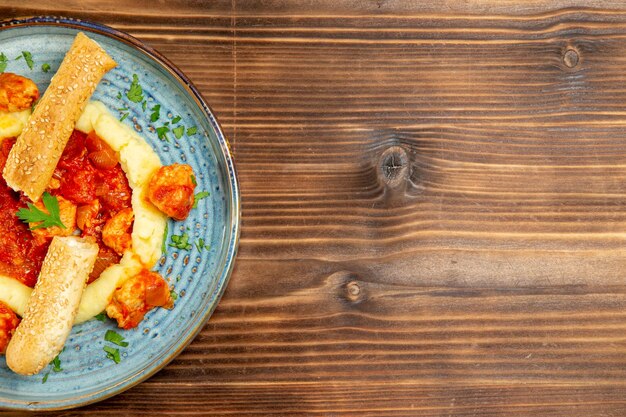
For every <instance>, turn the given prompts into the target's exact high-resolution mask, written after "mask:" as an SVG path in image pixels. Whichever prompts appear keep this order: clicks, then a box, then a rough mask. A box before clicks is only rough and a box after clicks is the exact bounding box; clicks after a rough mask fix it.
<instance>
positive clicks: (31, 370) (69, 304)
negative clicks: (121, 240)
mask: <svg viewBox="0 0 626 417" xmlns="http://www.w3.org/2000/svg"><path fill="white" fill-rule="evenodd" d="M97 256H98V244H97V243H95V242H93V241H92V240H87V239H84V238H79V237H76V236H67V237H61V236H55V237H54V238H53V239H52V243H51V244H50V247H49V249H48V253H47V254H46V257H45V259H44V261H43V265H42V267H41V272H40V273H39V278H38V280H37V284H36V285H35V289H34V290H33V292H32V294H31V296H30V298H29V300H28V305H27V306H26V311H25V312H24V316H23V317H22V322H21V323H20V325H19V326H18V327H17V329H16V330H15V333H14V334H13V337H12V338H11V341H10V342H9V345H8V346H7V351H6V361H7V365H8V366H9V368H10V369H11V370H13V371H14V372H16V373H18V374H21V375H33V374H36V373H38V372H39V371H41V370H42V369H43V368H44V367H45V366H46V365H48V363H50V361H52V359H54V357H55V356H56V355H58V354H59V352H60V351H61V349H62V348H63V345H64V344H65V340H66V339H67V337H68V335H69V334H70V331H71V330H72V324H73V323H74V318H75V317H76V313H77V312H78V306H79V304H80V299H81V296H82V293H83V290H84V288H85V285H86V282H87V278H88V277H89V274H90V273H91V270H92V269H93V265H94V263H95V261H96V257H97Z"/></svg>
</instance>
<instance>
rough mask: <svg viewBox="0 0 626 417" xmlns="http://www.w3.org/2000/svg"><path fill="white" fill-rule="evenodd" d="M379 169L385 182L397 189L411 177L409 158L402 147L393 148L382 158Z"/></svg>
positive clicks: (384, 153)
mask: <svg viewBox="0 0 626 417" xmlns="http://www.w3.org/2000/svg"><path fill="white" fill-rule="evenodd" d="M379 168H380V174H381V178H382V180H383V182H384V183H385V184H387V185H388V186H389V187H392V188H393V187H397V186H398V185H400V184H402V183H403V182H404V181H405V180H406V179H407V178H408V177H409V157H408V156H407V154H406V151H405V150H404V149H402V148H401V147H399V146H392V147H390V148H388V149H386V150H385V152H383V154H382V155H381V156H380V160H379Z"/></svg>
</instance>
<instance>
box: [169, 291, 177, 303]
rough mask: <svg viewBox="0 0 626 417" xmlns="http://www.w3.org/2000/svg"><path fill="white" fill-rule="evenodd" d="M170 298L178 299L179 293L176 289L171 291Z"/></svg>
mask: <svg viewBox="0 0 626 417" xmlns="http://www.w3.org/2000/svg"><path fill="white" fill-rule="evenodd" d="M170 298H171V299H172V300H173V301H176V300H178V294H177V293H176V291H174V290H172V291H170Z"/></svg>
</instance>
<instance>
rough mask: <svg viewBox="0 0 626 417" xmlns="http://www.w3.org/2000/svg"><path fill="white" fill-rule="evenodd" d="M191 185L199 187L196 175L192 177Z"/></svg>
mask: <svg viewBox="0 0 626 417" xmlns="http://www.w3.org/2000/svg"><path fill="white" fill-rule="evenodd" d="M191 183H192V184H193V185H198V182H197V181H196V176H195V175H192V176H191Z"/></svg>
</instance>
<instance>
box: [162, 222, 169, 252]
mask: <svg viewBox="0 0 626 417" xmlns="http://www.w3.org/2000/svg"><path fill="white" fill-rule="evenodd" d="M168 229H169V227H168V226H167V223H165V230H164V231H163V243H161V253H165V252H166V251H167V247H166V243H167V232H168Z"/></svg>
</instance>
